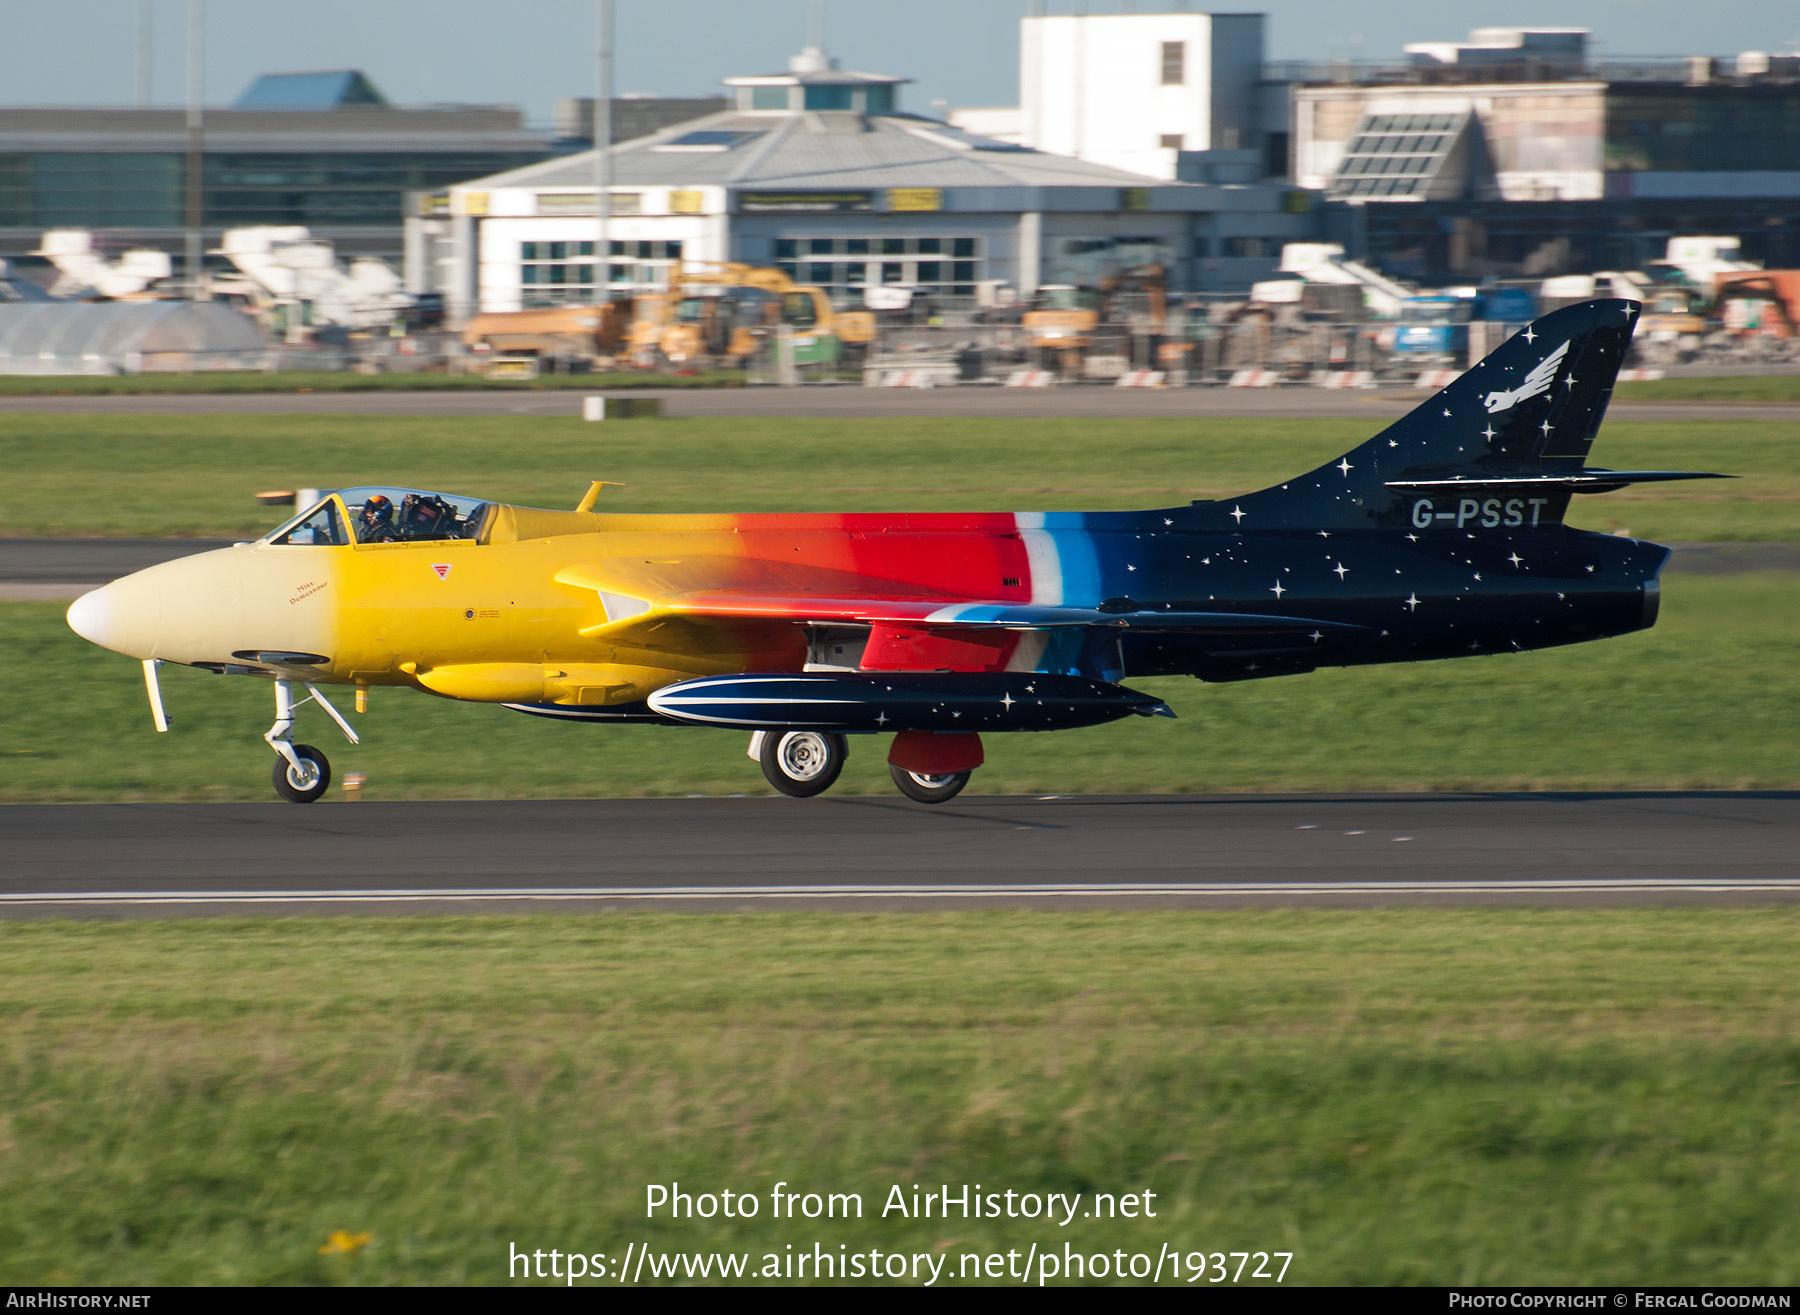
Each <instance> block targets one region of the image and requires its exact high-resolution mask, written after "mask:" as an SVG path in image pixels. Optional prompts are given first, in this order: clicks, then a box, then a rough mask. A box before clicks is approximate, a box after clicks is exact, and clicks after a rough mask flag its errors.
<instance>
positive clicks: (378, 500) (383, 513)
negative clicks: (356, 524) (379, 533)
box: [362, 493, 394, 524]
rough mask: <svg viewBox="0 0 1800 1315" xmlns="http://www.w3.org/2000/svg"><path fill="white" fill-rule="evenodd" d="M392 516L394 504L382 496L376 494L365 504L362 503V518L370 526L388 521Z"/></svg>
mask: <svg viewBox="0 0 1800 1315" xmlns="http://www.w3.org/2000/svg"><path fill="white" fill-rule="evenodd" d="M393 515H394V504H393V503H392V502H390V501H388V499H387V498H386V497H384V496H383V495H382V494H379V493H377V494H375V495H374V496H373V497H372V498H370V499H369V500H368V501H367V502H365V503H363V509H362V518H363V520H365V521H367V522H369V523H370V524H375V523H377V522H379V521H385V520H390V519H392V517H393Z"/></svg>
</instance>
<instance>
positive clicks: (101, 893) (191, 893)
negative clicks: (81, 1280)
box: [0, 877, 1800, 907]
mask: <svg viewBox="0 0 1800 1315" xmlns="http://www.w3.org/2000/svg"><path fill="white" fill-rule="evenodd" d="M1659 891H1664V892H1668V891H1687V892H1695V893H1700V892H1707V893H1714V894H1719V893H1738V894H1747V893H1757V892H1764V893H1772V892H1778V891H1800V877H1765V878H1752V879H1747V880H1739V881H1733V880H1715V879H1709V878H1695V879H1681V878H1648V877H1646V878H1629V877H1628V878H1619V879H1596V880H1591V881H1584V880H1544V881H1529V880H1527V881H1444V882H1423V881H1328V882H1299V883H1289V882H1280V881H1254V882H1231V883H1203V882H1166V883H1141V884H1133V883H1110V884H1068V885H1048V884H1046V885H1031V886H1025V885H954V886H951V885H944V886H876V885H868V886H522V887H519V888H518V889H516V890H508V889H505V888H499V887H467V888H446V889H423V888H421V889H404V890H269V891H256V890H219V891H201V890H155V891H123V890H84V891H45V892H35V893H33V892H25V893H11V894H0V907H7V906H14V905H23V904H405V903H426V902H468V903H493V902H500V901H506V900H529V901H549V900H591V899H606V900H717V899H736V900H745V899H748V900H805V899H993V898H1014V899H1043V898H1075V899H1081V898H1106V897H1109V896H1110V897H1120V896H1130V897H1143V896H1158V895H1493V894H1506V895H1517V894H1534V893H1552V892H1555V893H1571V892H1588V893H1596V894H1606V893H1626V892H1642V893H1651V892H1659Z"/></svg>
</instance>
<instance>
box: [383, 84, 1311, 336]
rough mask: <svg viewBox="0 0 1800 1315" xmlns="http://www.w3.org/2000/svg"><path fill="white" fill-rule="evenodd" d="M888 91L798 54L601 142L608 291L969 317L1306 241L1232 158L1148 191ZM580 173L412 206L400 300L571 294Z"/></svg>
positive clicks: (501, 179)
mask: <svg viewBox="0 0 1800 1315" xmlns="http://www.w3.org/2000/svg"><path fill="white" fill-rule="evenodd" d="M904 81H905V79H902V78H893V77H886V76H881V75H876V74H867V73H854V72H848V71H843V70H840V69H839V68H837V67H836V63H835V61H833V60H830V59H829V58H828V57H826V56H825V55H824V54H823V53H822V52H819V51H817V50H808V51H806V52H804V53H803V54H801V55H799V56H796V57H795V59H794V60H793V61H792V62H791V66H790V68H789V69H788V70H787V71H786V72H783V73H778V74H770V75H766V76H760V77H742V78H731V79H727V80H726V85H727V86H728V87H729V88H731V89H732V96H733V103H732V104H731V106H730V107H729V108H727V109H726V110H724V111H722V112H720V113H717V114H713V115H708V116H706V117H704V118H699V119H694V120H691V121H689V122H686V123H682V124H678V125H675V126H672V127H670V128H667V129H665V130H663V131H661V132H658V133H655V134H652V135H650V136H647V137H643V138H640V139H638V140H636V141H630V142H624V143H620V144H619V145H617V146H615V147H613V148H612V152H611V175H610V176H611V186H610V188H609V192H610V197H611V205H610V212H611V219H610V220H609V226H608V236H609V239H610V243H611V248H612V250H611V257H612V259H611V261H610V262H609V263H610V266H611V268H610V282H611V285H612V287H613V289H614V290H615V292H618V293H625V292H629V291H630V290H632V289H634V288H644V287H647V286H648V287H656V286H662V285H666V284H667V282H668V280H669V277H670V273H671V271H672V270H673V268H674V267H675V264H676V262H678V261H681V260H689V261H740V262H744V263H747V264H752V265H764V266H770V265H772V266H776V267H779V268H781V269H783V270H785V271H786V272H787V273H789V274H790V275H791V276H792V277H793V278H795V279H796V280H797V281H799V282H802V283H810V284H816V285H818V286H821V287H823V288H825V289H827V290H828V291H829V293H830V294H831V295H832V297H833V299H834V300H838V301H840V302H844V303H851V302H861V301H862V300H863V299H864V298H865V296H866V293H867V290H868V288H870V287H871V286H881V285H895V286H906V287H911V288H914V289H917V290H918V291H920V292H921V293H924V294H926V295H929V296H931V297H932V298H933V299H934V300H935V301H937V302H938V303H939V304H952V305H953V304H957V303H959V302H968V303H972V302H973V301H975V300H976V299H977V297H978V295H979V292H980V289H981V287H982V285H983V284H990V285H991V284H1006V285H1010V286H1011V287H1013V288H1016V289H1017V290H1018V291H1019V292H1020V293H1021V294H1026V295H1029V294H1030V293H1031V292H1032V291H1034V290H1035V289H1036V288H1037V287H1038V286H1040V285H1042V284H1045V283H1088V284H1091V283H1094V282H1096V281H1098V280H1099V279H1100V278H1102V277H1104V276H1105V274H1106V273H1107V272H1108V271H1109V270H1112V269H1117V268H1122V267H1126V266H1131V265H1140V264H1146V263H1152V262H1154V263H1158V264H1161V265H1163V266H1164V267H1165V268H1167V269H1168V270H1169V272H1170V284H1171V286H1172V287H1175V288H1180V289H1187V290H1220V291H1227V290H1243V289H1247V288H1248V287H1249V285H1250V284H1251V283H1252V282H1254V281H1255V280H1256V279H1258V278H1261V277H1263V276H1265V275H1266V274H1268V273H1269V272H1270V271H1272V270H1273V269H1274V268H1275V263H1276V260H1277V258H1278V257H1279V254H1280V250H1281V246H1282V244H1283V243H1284V242H1288V241H1293V240H1296V239H1301V238H1305V237H1307V236H1309V235H1310V234H1311V233H1312V232H1313V226H1314V219H1315V216H1314V215H1313V214H1312V212H1311V208H1310V199H1309V198H1308V197H1307V196H1306V195H1305V194H1304V193H1301V192H1297V191H1294V190H1291V189H1289V188H1286V187H1282V186H1278V185H1269V184H1265V183H1262V182H1260V181H1258V179H1259V178H1260V176H1261V168H1260V162H1259V159H1258V158H1254V153H1253V152H1248V151H1246V152H1229V151H1221V152H1212V153H1209V155H1210V157H1211V158H1209V159H1208V160H1207V161H1205V162H1204V163H1205V165H1206V166H1207V172H1208V175H1209V176H1208V181H1204V182H1196V183H1176V182H1168V181H1165V180H1162V179H1159V178H1152V177H1148V176H1145V175H1143V174H1137V173H1130V172H1127V171H1125V170H1122V169H1117V168H1114V167H1111V166H1109V165H1104V164H1099V163H1094V162H1089V161H1083V160H1077V159H1073V158H1070V157H1067V156H1060V155H1053V154H1049V153H1046V152H1042V151H1037V150H1032V149H1029V148H1027V147H1024V146H1020V145H1018V144H1016V143H1012V142H1005V141H999V140H995V139H991V138H986V137H982V136H979V135H976V134H973V133H969V132H966V131H964V130H962V129H959V128H956V127H953V126H952V125H950V124H947V123H943V122H940V121H938V120H935V119H928V118H924V117H920V116H917V115H911V114H907V113H904V112H902V111H901V110H900V109H899V108H898V90H899V87H900V85H901V84H902V83H903V82H904ZM1240 157H1241V158H1240ZM594 165H595V161H594V158H593V153H592V152H591V151H586V152H582V153H580V154H574V155H567V156H563V157H560V158H557V159H553V160H547V161H544V162H542V163H540V164H534V165H529V166H526V167H525V168H521V169H514V170H511V171H508V172H505V173H500V174H495V175H493V176H490V177H487V178H482V179H476V180H473V181H470V182H466V183H462V184H459V185H457V186H454V187H451V188H448V189H447V190H445V191H443V192H439V193H432V194H421V195H420V196H419V198H418V206H417V209H418V210H419V212H420V213H418V214H417V215H415V216H414V217H412V218H410V219H409V220H408V241H407V282H408V286H409V287H410V288H412V289H413V290H415V291H438V292H442V293H444V294H445V296H446V300H447V302H448V304H449V306H450V308H451V311H452V314H453V315H465V314H469V313H473V312H474V311H475V310H477V309H479V310H485V311H501V310H516V309H520V308H523V307H529V306H542V305H554V304H557V303H559V302H566V301H585V300H588V299H591V298H592V297H593V295H594V258H593V252H594V240H595V237H596V221H595V216H594V210H595V207H594V195H595V188H594Z"/></svg>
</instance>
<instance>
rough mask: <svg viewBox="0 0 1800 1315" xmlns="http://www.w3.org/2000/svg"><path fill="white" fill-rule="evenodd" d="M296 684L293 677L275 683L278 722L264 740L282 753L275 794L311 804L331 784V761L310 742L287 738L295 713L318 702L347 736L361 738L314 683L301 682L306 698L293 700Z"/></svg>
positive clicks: (278, 752)
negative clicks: (299, 741)
mask: <svg viewBox="0 0 1800 1315" xmlns="http://www.w3.org/2000/svg"><path fill="white" fill-rule="evenodd" d="M294 685H295V682H294V681H291V680H277V681H276V682H275V724H274V725H273V726H271V727H269V731H268V734H266V735H264V736H263V739H265V740H267V741H268V742H269V747H270V748H271V749H273V750H275V752H276V753H277V754H278V755H279V756H278V757H277V758H276V759H275V771H274V779H275V793H276V794H278V795H280V796H281V797H282V798H283V799H285V800H287V801H288V802H289V803H290V804H310V803H312V802H313V800H315V799H317V798H318V797H319V796H320V795H322V794H324V793H325V791H326V790H327V789H329V788H330V786H331V762H330V760H329V759H327V758H326V757H325V755H324V754H323V753H321V752H319V750H317V749H315V748H314V747H313V746H312V745H310V744H293V743H290V742H289V740H288V732H290V731H292V730H293V729H294V714H295V713H296V712H298V711H299V710H300V709H301V708H302V707H304V706H305V705H306V704H307V703H308V702H312V703H316V704H318V705H319V706H320V707H321V708H323V709H324V710H325V715H326V716H328V717H330V718H331V719H332V720H333V721H334V722H336V723H337V727H338V729H339V730H341V731H342V732H344V738H345V739H347V740H349V741H350V743H352V744H357V743H359V742H360V741H359V740H358V738H357V734H356V732H355V731H354V730H352V729H351V727H350V723H349V722H347V721H345V720H344V718H343V716H342V715H341V714H340V713H339V712H338V710H337V709H336V708H334V707H332V706H331V704H330V703H329V702H327V701H326V698H325V696H324V695H323V694H321V693H319V691H318V690H317V689H316V688H315V687H314V686H312V685H308V684H306V683H305V682H300V685H301V688H302V689H304V690H305V691H306V698H304V699H301V700H300V702H298V703H296V702H294Z"/></svg>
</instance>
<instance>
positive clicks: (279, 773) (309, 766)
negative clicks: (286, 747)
mask: <svg viewBox="0 0 1800 1315" xmlns="http://www.w3.org/2000/svg"><path fill="white" fill-rule="evenodd" d="M293 749H294V761H293V762H289V761H288V760H287V759H286V758H277V759H276V760H275V771H274V778H275V793H276V794H278V795H280V796H281V797H282V798H283V799H285V800H287V801H288V802H289V803H290V804H310V803H311V802H312V801H313V800H315V799H317V798H318V797H319V796H320V795H322V794H324V793H325V791H326V790H328V789H330V788H331V763H330V761H329V760H328V759H327V758H326V757H325V755H324V754H322V753H320V752H319V751H318V750H317V749H315V748H313V746H312V745H310V744H296V745H294V746H293Z"/></svg>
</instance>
